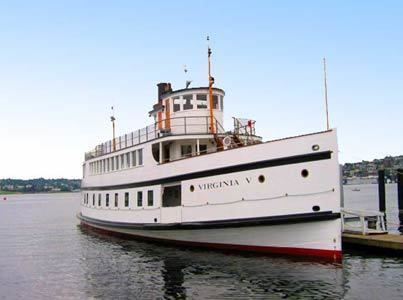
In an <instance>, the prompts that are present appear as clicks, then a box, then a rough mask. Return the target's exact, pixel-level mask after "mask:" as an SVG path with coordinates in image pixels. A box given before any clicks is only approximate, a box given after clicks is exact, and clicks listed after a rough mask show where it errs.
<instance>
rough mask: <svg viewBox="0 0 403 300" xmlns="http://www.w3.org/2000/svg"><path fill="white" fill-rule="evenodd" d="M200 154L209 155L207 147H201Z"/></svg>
mask: <svg viewBox="0 0 403 300" xmlns="http://www.w3.org/2000/svg"><path fill="white" fill-rule="evenodd" d="M199 150H200V154H206V153H207V145H199Z"/></svg>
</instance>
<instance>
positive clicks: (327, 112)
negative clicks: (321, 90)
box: [323, 57, 330, 130]
mask: <svg viewBox="0 0 403 300" xmlns="http://www.w3.org/2000/svg"><path fill="white" fill-rule="evenodd" d="M323 73H324V80H325V104H326V128H327V130H329V128H330V127H329V109H328V104H327V77H326V58H325V57H324V58H323Z"/></svg>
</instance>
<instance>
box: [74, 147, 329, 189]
mask: <svg viewBox="0 0 403 300" xmlns="http://www.w3.org/2000/svg"><path fill="white" fill-rule="evenodd" d="M331 154H332V152H331V151H323V152H316V153H309V154H302V155H295V156H288V157H281V158H276V159H269V160H262V161H257V162H251V163H246V164H240V165H235V166H228V167H224V168H219V169H210V170H205V171H200V172H194V173H189V174H183V175H177V176H171V177H165V178H160V179H155V180H148V181H141V182H133V183H126V184H119V185H109V186H94V187H82V188H81V189H82V190H85V191H91V190H92V191H93V190H97V191H98V190H118V189H129V188H137V187H143V186H152V185H159V184H166V183H173V182H179V181H183V180H190V179H196V178H203V177H209V176H216V175H223V174H229V173H235V172H241V171H249V170H256V169H263V168H268V167H278V166H284V165H292V164H299V163H304V162H311V161H318V160H324V159H330V158H331Z"/></svg>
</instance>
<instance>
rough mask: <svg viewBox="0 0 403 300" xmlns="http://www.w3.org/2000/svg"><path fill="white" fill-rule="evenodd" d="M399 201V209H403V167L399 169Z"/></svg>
mask: <svg viewBox="0 0 403 300" xmlns="http://www.w3.org/2000/svg"><path fill="white" fill-rule="evenodd" d="M397 203H398V207H399V211H403V169H397Z"/></svg>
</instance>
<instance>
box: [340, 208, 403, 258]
mask: <svg viewBox="0 0 403 300" xmlns="http://www.w3.org/2000/svg"><path fill="white" fill-rule="evenodd" d="M341 220H342V229H343V234H342V244H343V249H349V248H350V249H354V248H356V249H357V248H361V249H365V250H366V251H367V252H378V253H383V254H389V253H390V254H393V255H399V256H400V255H403V235H399V234H390V233H388V231H387V230H386V225H385V213H384V212H379V211H368V210H366V211H358V210H349V209H344V208H343V209H341Z"/></svg>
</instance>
